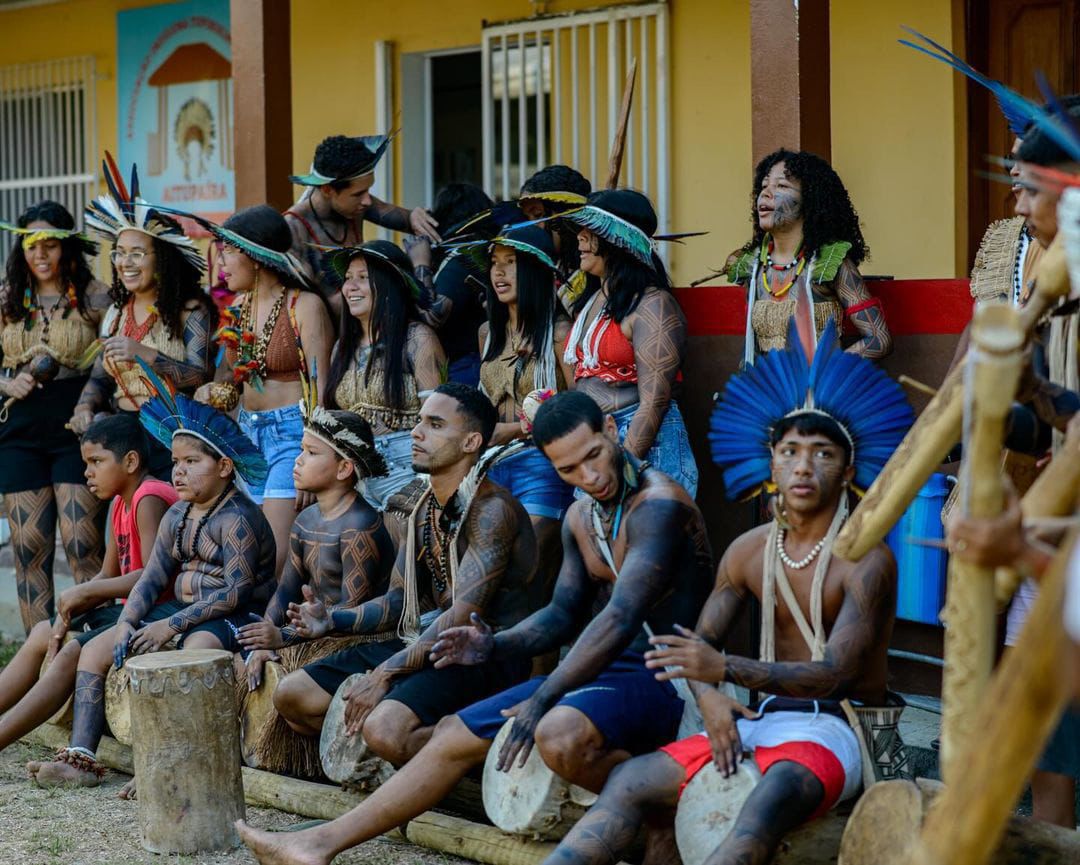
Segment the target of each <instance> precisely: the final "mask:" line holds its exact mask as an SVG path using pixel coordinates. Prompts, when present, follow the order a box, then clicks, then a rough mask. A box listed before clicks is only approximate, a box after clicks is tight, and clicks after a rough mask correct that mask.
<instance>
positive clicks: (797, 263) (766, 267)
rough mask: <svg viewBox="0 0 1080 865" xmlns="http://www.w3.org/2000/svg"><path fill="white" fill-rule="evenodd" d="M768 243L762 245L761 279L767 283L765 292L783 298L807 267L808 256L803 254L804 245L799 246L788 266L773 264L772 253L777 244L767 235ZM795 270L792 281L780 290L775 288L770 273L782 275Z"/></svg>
mask: <svg viewBox="0 0 1080 865" xmlns="http://www.w3.org/2000/svg"><path fill="white" fill-rule="evenodd" d="M766 240H767V242H765V243H762V244H761V254H760V255H761V277H762V279H763V280H764V282H765V290H766V291H767V292H768V293H769V294H771V295H772V296H773V297H783V296H784V295H785V294H787V293H788V292H789V291H790V290H791V286H793V285H794V284H795V282H796V280H797V279H798V278H799V276H800V275H801V274H802V272H803V268H804V267H805V266H806V256H805V255H804V254H803V248H802V244H801V243H800V244H799V249H798V251H797V252H796V253H795V258H793V259H792V260H791V261H790V262H788V263H787V264H773V260H772V252H773V247H774V246H775V243H774V241H773V239H772V237H771V236H770V235H766ZM793 268H794V270H795V272H794V273H793V274H792V276H791V279H789V280H788V281H787V282H785V283H784V284H783V285H781V286H780V287H779V288H776V287H774V286H773V284H772V282H771V281H770V279H769V271H771V270H775V271H778V272H780V273H786V272H787V271H790V270H792V269H793Z"/></svg>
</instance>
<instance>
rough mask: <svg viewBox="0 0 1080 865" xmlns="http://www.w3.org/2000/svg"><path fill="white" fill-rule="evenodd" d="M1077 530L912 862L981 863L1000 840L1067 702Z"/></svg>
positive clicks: (1002, 670)
mask: <svg viewBox="0 0 1080 865" xmlns="http://www.w3.org/2000/svg"><path fill="white" fill-rule="evenodd" d="M1077 535H1078V532H1077V531H1075V530H1074V531H1073V532H1071V533H1070V535H1069V537H1068V540H1067V541H1066V543H1065V544H1064V545H1063V546H1062V548H1061V549H1060V550H1059V551H1058V554H1057V556H1055V558H1054V561H1053V563H1052V564H1051V566H1050V568H1049V570H1048V571H1047V573H1046V574H1045V575H1044V577H1043V579H1042V581H1041V583H1040V586H1039V595H1038V597H1037V598H1036V600H1035V604H1034V605H1033V606H1032V608H1031V615H1030V616H1029V617H1028V620H1027V623H1026V624H1025V625H1024V629H1023V631H1021V633H1020V638H1019V640H1018V641H1017V643H1016V645H1015V646H1014V647H1013V649H1012V651H1010V652H1009V653H1008V654H1007V655H1006V657H1005V660H1004V662H1002V664H1001V666H1000V667H999V669H998V671H997V673H996V674H995V676H994V680H993V683H992V685H991V687H990V688H989V690H988V691H987V693H986V694H985V696H984V698H983V700H982V701H981V703H980V705H979V708H978V711H977V712H976V714H975V717H974V718H973V722H974V725H975V726H976V728H977V729H978V730H979V735H978V736H977V737H971V738H969V739H966V740H965V741H964V742H963V743H962V749H961V753H960V754H958V755H957V758H958V760H959V761H962V765H963V770H962V771H960V772H956V773H955V774H954V775H953V777H952V778H951V780H949V782H948V784H947V785H946V787H945V792H944V793H943V794H942V797H941V800H940V801H939V802H938V803H936V804H935V807H934V808H932V809H931V810H930V813H929V815H928V816H927V818H926V823H925V825H924V827H923V832H922V837H921V840H920V843H919V844H918V846H917V848H916V850H915V853H914V855H913V856H912V858H911V863H912V865H946V863H948V865H983V863H985V862H987V861H988V860H989V858H990V854H991V853H992V852H993V850H994V848H995V847H996V846H997V845H998V842H999V841H1000V839H1001V836H1002V833H1003V832H1004V830H1005V825H1006V823H1007V821H1008V819H1009V816H1010V814H1011V813H1012V810H1013V807H1014V806H1015V805H1016V800H1017V799H1019V798H1020V794H1021V793H1022V792H1023V789H1024V785H1025V784H1026V783H1027V778H1028V776H1029V775H1030V773H1031V771H1032V769H1034V767H1035V761H1036V760H1037V759H1038V758H1039V754H1041V753H1042V750H1043V747H1044V745H1045V744H1046V740H1047V739H1048V738H1049V737H1050V734H1051V733H1052V732H1053V729H1054V727H1055V725H1056V724H1057V721H1058V718H1059V717H1060V715H1061V711H1062V709H1063V708H1064V707H1065V704H1066V702H1067V701H1068V697H1069V687H1068V677H1066V676H1065V675H1063V671H1062V669H1061V662H1062V660H1063V659H1064V657H1065V652H1066V649H1067V647H1068V640H1067V638H1066V635H1065V628H1064V624H1063V621H1062V615H1061V611H1062V609H1063V607H1064V604H1065V578H1066V573H1067V571H1068V562H1069V558H1070V555H1071V553H1072V551H1073V549H1074V547H1075V545H1076V539H1077Z"/></svg>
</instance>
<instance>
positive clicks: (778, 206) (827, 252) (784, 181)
mask: <svg viewBox="0 0 1080 865" xmlns="http://www.w3.org/2000/svg"><path fill="white" fill-rule="evenodd" d="M751 219H752V221H753V224H754V236H753V238H752V239H751V240H750V242H749V243H747V244H746V246H744V247H743V248H742V249H741V250H739V251H738V252H736V253H734V254H733V255H732V256H731V257H730V258H729V259H728V262H727V270H726V274H727V277H728V279H730V280H731V281H732V282H733V283H736V284H741V285H746V286H747V291H748V296H749V303H748V310H747V320H746V348H745V351H744V356H743V362H744V363H746V364H752V363H753V362H754V356H755V353H756V352H765V351H768V350H769V349H773V348H783V347H784V346H785V345H786V344H787V337H788V327H789V322H790V321H791V318H792V316H793V315H794V314H795V312H796V308H797V306H798V300H799V297H800V295H802V297H804V298H806V299H807V300H808V301H809V302H810V306H811V307H812V309H813V318H814V327H815V330H816V334H818V335H820V334H821V331H822V330H823V329H824V328H825V323H826V322H827V321H828V320H829V319H830V318H832V319H835V320H836V323H837V326H838V327H841V326H842V325H843V323H844V319H848V320H850V321H851V323H852V325H854V327H855V330H856V331H858V333H859V339H858V340H857V341H856V342H854V343H853V344H852V345H850V346H849V347H848V351H852V352H855V353H857V354H861V355H863V356H864V357H869V358H874V359H878V358H883V357H885V356H886V355H888V354H889V353H890V352H891V351H892V336H891V335H890V334H889V328H888V326H887V325H886V324H885V318H884V316H883V315H882V312H881V302H880V301H879V300H877V299H876V298H874V297H871V296H870V294H869V292H868V291H867V290H866V285H865V284H864V283H863V280H862V277H861V276H860V275H859V269H858V268H859V265H860V264H862V262H863V260H864V259H865V258H866V256H867V254H868V253H869V250H868V249H867V246H866V242H865V241H864V240H863V236H862V230H861V229H860V228H859V216H858V214H857V213H856V212H855V208H854V207H853V206H852V204H851V199H850V198H849V197H848V193H847V190H846V189H845V188H844V184H843V182H841V180H840V178H839V177H838V176H837V174H836V172H835V171H833V169H832V166H831V165H829V163H827V162H826V161H825V160H824V159H822V158H821V157H820V156H815V155H814V154H813V153H806V152H805V151H800V152H798V153H796V152H794V151H791V150H777V151H776V152H775V153H770V154H769V155H768V156H766V157H765V158H764V159H763V160H761V162H760V163H758V166H757V170H756V172H755V174H754V193H753V207H752V212H751Z"/></svg>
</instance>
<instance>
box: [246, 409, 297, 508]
mask: <svg viewBox="0 0 1080 865" xmlns="http://www.w3.org/2000/svg"><path fill="white" fill-rule="evenodd" d="M236 419H237V422H238V423H239V424H240V429H241V430H243V432H244V435H246V436H247V437H248V438H249V439H251V441H252V443H253V444H254V445H255V447H257V448H258V449H259V451H260V452H261V453H262V455H263V457H264V458H265V459H266V464H267V466H268V467H269V473H268V474H267V476H266V483H264V484H263V485H262V486H261V487H259V488H257V489H256V488H255V487H252V486H250V485H248V484H244V487H245V492H246V493H247V494H248V495H249V496H251V500H252V501H254V502H255V504H257V505H261V504H262V503H263V499H292V498H295V497H296V486H295V485H294V484H293V474H292V473H293V464H294V463H295V462H296V458H297V457H298V456H300V440H301V439H302V438H303V437H304V421H303V418H301V416H300V406H298V405H286V406H282V407H281V408H275V409H270V410H269V411H258V412H254V411H248V410H247V409H244V408H241V409H240V414H239V415H238V416H237V418H236Z"/></svg>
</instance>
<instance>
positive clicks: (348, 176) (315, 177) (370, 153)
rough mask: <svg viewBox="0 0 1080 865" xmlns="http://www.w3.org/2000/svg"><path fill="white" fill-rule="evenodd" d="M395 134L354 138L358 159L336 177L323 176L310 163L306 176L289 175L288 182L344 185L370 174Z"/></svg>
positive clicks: (301, 184)
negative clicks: (357, 144) (357, 145)
mask: <svg viewBox="0 0 1080 865" xmlns="http://www.w3.org/2000/svg"><path fill="white" fill-rule="evenodd" d="M395 134H396V133H393V132H392V133H390V134H389V135H362V136H360V137H358V138H354V139H353V141H355V142H357V143H359V145H360V147H359V148H358V150H359V158H358V160H357V162H356V163H355V164H353V165H350V166H349V167H348V168H347V169H345V170H344V171H341V172H338V176H336V177H331V176H330V175H328V174H323V173H322V172H321V171H319V170H318V168H317V167H316V165H315V163H314V162H312V163H311V168H310V169H309V170H308V173H307V174H290V175H289V180H291V181H292V182H293V183H295V184H297V185H299V186H325V185H326V184H327V183H344V182H347V181H349V180H356V179H357V178H358V177H363V176H364V175H365V174H371V173H372V172H373V171H374V170H375V166H376V165H378V164H379V160H380V159H382V157H383V154H384V153H386V148H387V147H389V146H390V142H391V141H393V140H394V135H395Z"/></svg>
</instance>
